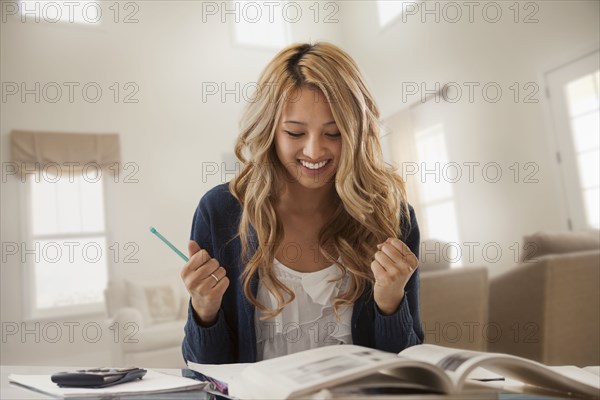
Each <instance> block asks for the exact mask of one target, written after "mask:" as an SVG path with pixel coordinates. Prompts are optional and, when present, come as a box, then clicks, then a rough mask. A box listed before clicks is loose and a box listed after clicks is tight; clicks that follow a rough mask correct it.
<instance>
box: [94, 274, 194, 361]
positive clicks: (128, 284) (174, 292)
mask: <svg viewBox="0 0 600 400" xmlns="http://www.w3.org/2000/svg"><path fill="white" fill-rule="evenodd" d="M177 278H178V277H177ZM104 296H105V302H106V312H107V315H108V317H109V321H108V324H109V327H110V329H112V330H113V331H115V335H114V337H116V339H117V340H115V341H114V342H113V343H111V358H112V364H113V365H116V366H131V365H135V366H143V367H162V368H185V366H186V365H185V362H184V360H183V357H182V354H181V343H182V341H183V337H184V331H183V329H184V325H185V322H186V319H187V310H188V301H189V295H188V293H187V291H186V290H185V287H184V286H183V284H182V283H181V282H180V281H179V280H178V279H165V278H164V277H155V278H146V279H144V280H143V281H139V280H135V281H134V280H126V279H124V280H118V281H111V282H109V284H108V287H107V288H106V290H105V292H104ZM117 332H118V334H116V333H117Z"/></svg>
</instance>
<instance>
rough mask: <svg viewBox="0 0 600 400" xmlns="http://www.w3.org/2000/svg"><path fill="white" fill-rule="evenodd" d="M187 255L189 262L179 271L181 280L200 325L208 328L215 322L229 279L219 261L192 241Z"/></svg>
mask: <svg viewBox="0 0 600 400" xmlns="http://www.w3.org/2000/svg"><path fill="white" fill-rule="evenodd" d="M188 253H189V255H190V260H189V261H188V263H187V264H185V265H184V266H183V269H182V270H181V279H183V283H184V284H185V287H186V288H187V290H188V292H189V293H190V295H191V296H192V307H193V308H194V311H195V313H196V316H197V317H198V319H199V322H200V324H201V325H204V326H210V325H212V324H214V323H215V321H216V320H217V315H218V313H219V309H220V308H221V301H222V300H223V294H224V293H225V290H226V289H227V288H228V287H229V278H227V276H226V271H225V268H223V267H221V266H220V265H219V261H217V259H216V258H211V256H210V254H208V252H207V251H206V250H202V249H201V248H200V246H199V245H198V243H196V242H194V241H193V240H190V242H189V244H188Z"/></svg>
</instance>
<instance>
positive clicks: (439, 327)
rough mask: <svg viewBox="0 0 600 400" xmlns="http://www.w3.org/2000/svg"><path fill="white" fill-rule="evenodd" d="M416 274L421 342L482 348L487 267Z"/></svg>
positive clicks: (485, 319) (486, 312)
mask: <svg viewBox="0 0 600 400" xmlns="http://www.w3.org/2000/svg"><path fill="white" fill-rule="evenodd" d="M420 277H421V282H420V283H421V288H420V293H421V324H422V326H423V330H424V332H425V343H429V344H437V345H440V346H447V347H453V348H461V349H469V350H478V351H485V350H486V341H485V340H484V335H485V334H486V331H485V330H486V323H487V320H488V278H487V268H485V267H459V268H453V269H446V270H437V271H431V272H427V271H423V272H422V273H421V275H420Z"/></svg>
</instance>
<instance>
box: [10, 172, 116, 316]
mask: <svg viewBox="0 0 600 400" xmlns="http://www.w3.org/2000/svg"><path fill="white" fill-rule="evenodd" d="M58 171H60V170H58ZM92 175H93V174H92V173H90V174H83V175H82V174H78V173H75V174H65V173H61V172H59V173H58V174H55V175H52V174H50V173H48V172H47V171H44V173H39V174H28V175H26V180H25V182H26V185H25V187H26V198H27V199H28V202H27V203H28V207H27V214H28V222H29V223H28V224H27V228H28V229H26V231H27V232H26V235H27V236H28V238H27V240H26V242H25V243H24V245H25V246H26V247H25V249H24V251H23V256H22V257H23V258H24V260H25V262H26V267H27V271H28V275H29V276H28V277H27V279H25V285H26V288H25V289H26V290H25V294H26V295H27V297H28V298H27V302H28V303H29V314H30V317H32V318H36V317H43V316H51V315H68V314H75V313H94V312H100V311H102V310H103V291H104V289H105V288H106V283H107V280H108V276H107V273H108V272H107V270H108V268H107V254H106V253H107V251H106V250H107V249H106V241H107V240H106V229H105V219H104V190H103V182H102V179H101V175H96V177H93V176H92Z"/></svg>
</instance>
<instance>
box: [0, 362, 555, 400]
mask: <svg viewBox="0 0 600 400" xmlns="http://www.w3.org/2000/svg"><path fill="white" fill-rule="evenodd" d="M84 368H86V367H64V366H63V367H51V366H23V365H2V366H0V372H1V376H2V382H1V387H0V399H2V400H5V399H11V400H12V399H15V400H22V399H49V398H52V397H50V396H48V395H46V394H43V393H39V392H35V391H32V390H29V389H26V388H24V387H21V386H19V385H15V384H12V383H10V382H9V381H8V375H9V374H22V375H27V374H36V375H37V374H42V375H51V374H53V373H55V372H57V371H72V370H77V369H84ZM151 369H152V370H155V371H159V372H163V373H166V374H170V375H176V376H182V375H181V372H182V370H181V369H170V368H169V369H166V368H151ZM121 398H127V399H128V400H134V399H152V398H154V399H159V398H160V399H215V398H216V397H215V396H213V395H211V394H209V393H206V392H203V391H202V390H194V391H187V392H175V393H160V394H154V395H151V394H145V395H135V396H123V397H121ZM221 398H222V397H221ZM356 398H364V396H362V397H356ZM373 398H376V397H374V396H369V399H373ZM377 398H382V399H391V398H402V399H406V400H409V399H414V400H428V399H431V400H435V399H438V400H439V399H467V400H470V399H472V400H479V399H482V398H483V397H482V394H481V393H479V394H468V395H466V394H461V395H454V396H440V395H401V396H400V395H397V396H389V395H388V396H378V397H377ZM484 398H485V399H498V400H533V399H535V400H556V399H557V397H551V396H550V395H543V394H533V393H532V394H516V393H497V394H495V393H490V394H489V396H488V395H487V394H486V395H485V397H484Z"/></svg>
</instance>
